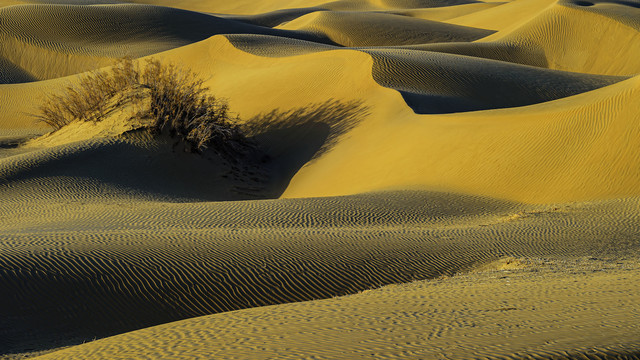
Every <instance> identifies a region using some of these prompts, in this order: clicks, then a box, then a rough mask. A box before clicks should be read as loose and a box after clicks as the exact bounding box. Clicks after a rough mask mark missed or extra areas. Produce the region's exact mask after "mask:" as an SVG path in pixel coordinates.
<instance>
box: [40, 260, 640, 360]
mask: <svg viewBox="0 0 640 360" xmlns="http://www.w3.org/2000/svg"><path fill="white" fill-rule="evenodd" d="M513 260H515V259H513ZM513 260H506V261H502V262H501V263H502V264H500V265H499V266H500V267H502V269H500V267H499V269H500V270H497V271H496V270H494V271H488V272H480V273H471V274H465V275H458V276H455V277H452V278H441V279H438V280H435V281H426V282H416V283H412V284H407V285H396V286H388V287H384V288H382V289H378V290H371V291H366V292H363V293H360V294H358V295H353V296H347V297H340V298H333V299H329V300H321V301H312V302H304V303H298V304H287V305H279V306H271V307H266V308H257V309H250V310H245V311H237V312H232V313H226V314H220V315H214V316H208V317H201V318H194V319H189V320H184V321H181V322H178V323H171V324H167V325H161V326H158V327H152V328H149V329H145V330H140V331H136V332H132V333H127V334H124V335H120V336H116V337H113V338H108V339H104V340H100V341H96V342H95V343H90V344H86V345H81V346H77V347H72V348H70V349H68V350H62V351H60V352H55V353H53V354H50V355H48V356H43V357H39V358H38V359H84V358H87V357H91V358H96V359H127V358H135V357H139V356H152V357H155V358H178V359H180V358H185V359H187V358H189V359H190V358H207V357H224V358H255V359H262V358H265V359H266V358H273V357H277V358H283V359H286V358H291V359H297V358H300V357H303V356H315V357H319V358H332V359H370V358H391V359H425V358H438V357H442V356H446V357H451V358H469V357H474V358H475V357H481V358H500V359H504V358H514V359H521V358H533V359H548V358H553V359H577V358H583V356H587V358H590V359H614V358H615V359H634V358H638V356H639V354H638V352H637V340H638V339H637V336H636V334H637V331H638V327H637V321H638V314H637V312H636V311H635V310H637V303H638V300H639V299H638V298H637V295H636V292H635V290H634V287H635V286H637V273H638V264H637V263H632V264H629V263H624V262H617V263H616V262H605V264H606V265H604V266H603V268H600V267H599V266H602V265H600V264H599V263H600V261H598V260H597V259H593V260H586V261H583V262H578V264H577V265H574V264H573V263H569V264H567V263H566V262H563V263H561V264H558V263H557V262H556V261H539V260H538V261H525V262H523V261H518V260H515V261H513ZM510 261H513V262H511V263H509V262H510ZM514 264H515V265H514ZM504 265H506V267H505V266H504ZM558 265H561V267H562V268H563V270H560V269H559V267H560V266H558ZM519 267H522V268H519ZM566 269H571V271H576V272H581V273H584V275H583V276H582V277H583V280H582V281H575V280H574V277H575V276H574V275H567V274H566V273H563V271H564V270H566ZM585 280H586V281H585ZM629 293H632V294H634V295H632V296H629ZM541 298H542V299H545V300H544V301H536V300H533V301H532V299H541ZM612 301H616V302H617V304H619V306H618V307H617V308H609V307H608V304H609V303H610V302H612ZM551 312H552V313H554V314H555V315H554V318H553V319H550V318H547V317H545V316H544V315H543V314H545V313H551ZM541 315H542V316H541ZM534 324H535V325H534ZM530 326H536V327H538V328H540V329H541V331H539V332H537V333H536V334H530V333H528V331H527V330H525V329H526V328H527V327H530ZM345 331H348V334H349V335H348V336H345ZM568 332H575V333H580V334H581V336H579V337H578V338H577V339H576V338H571V337H567V336H566V334H567V333H568ZM238 334H242V336H238ZM605 334H606V335H605ZM613 334H615V335H614V337H609V336H608V335H613ZM460 338H465V339H475V340H476V341H475V342H471V341H470V342H468V343H467V342H466V341H465V344H464V345H463V346H455V345H454V344H460V340H459V339H460ZM627 341H628V343H629V344H634V345H632V346H629V345H622V344H624V343H625V342H627ZM477 343H481V344H491V345H488V346H483V347H476V346H474V344H477ZM576 343H578V344H579V345H578V346H577V347H576ZM131 344H135V345H134V346H131ZM158 344H170V345H168V346H163V345H160V346H158ZM594 344H598V345H597V346H594ZM507 354H509V355H507ZM585 354H586V355H585Z"/></svg>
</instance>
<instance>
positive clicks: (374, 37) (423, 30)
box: [281, 11, 493, 47]
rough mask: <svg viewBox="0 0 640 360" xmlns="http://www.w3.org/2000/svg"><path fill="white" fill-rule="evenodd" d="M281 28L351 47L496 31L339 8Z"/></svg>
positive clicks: (464, 37) (457, 38)
mask: <svg viewBox="0 0 640 360" xmlns="http://www.w3.org/2000/svg"><path fill="white" fill-rule="evenodd" d="M281 28H282V29H288V30H301V31H308V32H311V33H319V34H322V35H324V36H326V37H327V38H329V39H331V40H332V41H333V42H334V43H336V44H340V45H343V46H351V47H355V46H383V45H411V44H425V43H436V42H451V41H473V40H478V39H481V38H483V37H486V36H488V35H490V34H492V33H493V31H489V30H484V29H476V28H469V27H464V26H459V25H451V24H446V23H441V22H437V21H431V20H422V19H415V18H411V17H408V16H400V15H392V14H381V13H367V12H361V13H356V14H354V13H353V12H339V11H321V12H314V13H312V14H309V15H305V16H302V17H300V18H298V19H296V20H294V21H291V22H289V23H287V24H286V25H284V26H282V27H281Z"/></svg>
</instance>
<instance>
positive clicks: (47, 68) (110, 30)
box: [0, 4, 323, 80]
mask: <svg viewBox="0 0 640 360" xmlns="http://www.w3.org/2000/svg"><path fill="white" fill-rule="evenodd" d="M0 19H2V20H1V22H0V24H1V26H0V37H1V39H2V42H3V46H2V48H0V49H2V53H0V55H1V56H3V57H4V58H5V61H4V62H8V63H12V64H10V65H11V66H8V67H7V66H5V67H7V69H5V70H2V72H3V73H4V72H7V73H16V72H17V71H18V70H21V71H22V72H24V73H27V74H30V75H31V76H32V77H34V78H36V79H39V80H42V79H49V78H53V77H62V76H66V75H70V74H75V73H79V72H83V71H87V70H91V69H95V68H96V67H100V66H106V65H109V64H111V62H112V61H113V60H112V59H114V58H119V57H123V56H130V57H141V56H146V55H150V54H154V53H158V52H162V51H165V50H168V49H172V48H177V47H180V46H183V45H186V44H190V43H193V42H197V41H200V40H204V39H206V38H208V37H210V36H213V35H215V34H219V33H245V34H267V35H276V36H277V35H285V34H286V36H287V37H291V38H303V39H306V40H314V41H323V40H322V39H319V38H317V37H314V36H312V35H304V34H299V33H296V32H285V31H281V30H273V29H269V28H264V27H257V26H254V25H250V24H246V23H242V22H236V21H234V20H228V19H223V18H219V17H215V16H212V15H206V14H201V13H197V12H190V11H184V10H178V9H169V8H165V7H157V6H147V5H131V4H116V5H102V6H85V5H57V4H56V5H23V6H10V7H5V8H3V9H2V10H0ZM52 28H54V29H56V32H55V33H52V32H51V29H52ZM70 55H72V56H71V60H70V59H69V58H70ZM36 59H37V60H36ZM15 67H18V68H19V69H18V70H13V71H11V69H12V68H15ZM3 68H4V67H3ZM3 77H6V78H8V76H3ZM13 77H15V75H14V76H13Z"/></svg>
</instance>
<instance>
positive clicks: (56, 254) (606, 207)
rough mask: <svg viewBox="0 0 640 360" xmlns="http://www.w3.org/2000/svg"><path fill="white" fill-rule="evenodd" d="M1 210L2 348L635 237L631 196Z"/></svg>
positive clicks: (628, 246)
mask: <svg viewBox="0 0 640 360" xmlns="http://www.w3.org/2000/svg"><path fill="white" fill-rule="evenodd" d="M60 191H64V190H63V189H61V190H60ZM68 195H69V196H64V197H65V198H69V199H73V196H71V195H70V194H68ZM3 204H7V206H8V207H7V208H5V209H3V211H2V214H3V215H2V217H3V218H2V224H3V225H2V228H1V229H0V239H2V240H1V242H0V250H1V251H0V254H2V255H1V257H0V287H1V288H2V289H4V290H5V291H3V292H2V295H0V305H1V306H0V309H1V310H0V312H2V314H1V315H2V316H0V319H3V320H2V322H1V323H0V333H1V334H2V339H4V340H3V341H4V342H5V343H4V345H3V347H4V348H5V351H7V349H8V350H10V351H20V350H24V348H25V347H27V348H28V347H30V346H33V345H32V344H31V345H30V342H31V341H34V339H37V341H38V343H39V344H49V345H51V344H58V345H59V344H63V343H65V342H66V344H69V343H71V344H72V343H74V342H78V341H82V340H86V339H92V338H94V337H103V336H108V335H113V334H117V333H122V332H125V331H130V330H135V329H139V328H143V327H147V326H152V325H157V324H161V323H166V322H170V321H175V320H180V319H185V318H189V317H194V316H200V315H206V314H213V313H219V312H225V311H231V310H237V309H243V308H250V307H257V306H264V305H272V304H281V303H288V302H295V301H305V300H313V299H321V298H327V297H332V296H337V295H344V294H349V293H355V292H358V291H361V290H365V289H370V288H375V287H379V286H381V285H385V284H391V283H401V282H407V281H412V280H416V279H425V278H433V277H437V276H440V275H442V274H453V273H456V272H458V271H461V270H463V269H467V268H469V267H471V266H474V265H475V264H478V263H483V262H486V261H491V260H494V259H497V258H500V257H503V256H550V255H556V256H593V255H594V254H598V255H602V254H609V255H611V256H619V255H620V254H625V255H629V254H630V252H631V251H634V252H637V243H636V242H635V241H629V239H638V238H640V234H639V233H638V231H637V229H638V228H639V227H638V222H639V221H640V218H639V217H638V214H640V212H639V211H638V200H635V199H630V200H626V201H613V202H605V203H593V204H589V203H585V204H576V205H573V206H571V207H564V208H556V207H551V208H549V207H545V208H538V209H533V208H530V207H527V206H523V205H517V204H514V203H509V202H502V201H496V200H491V199H486V198H476V197H468V196H458V195H448V194H438V193H422V192H400V193H379V194H368V195H359V196H351V197H338V198H319V199H290V200H267V201H250V202H227V203H206V202H205V203H162V202H154V201H142V202H135V201H133V202H132V200H131V199H123V200H122V202H119V201H118V200H117V197H112V198H111V202H104V201H99V202H95V200H94V201H91V200H89V201H87V202H85V201H77V202H74V201H73V200H71V201H70V202H67V203H60V204H55V203H54V202H51V203H49V204H48V205H38V206H33V205H29V204H26V203H25V204H23V205H18V204H16V203H15V202H12V201H9V202H7V203H4V202H3ZM9 209H10V210H9ZM595 216H597V219H599V220H598V224H594V223H593V219H594V218H595ZM98 218H99V219H101V220H100V222H96V220H95V219H98ZM41 294H47V296H46V298H43V297H42V296H41ZM35 329H37V330H35Z"/></svg>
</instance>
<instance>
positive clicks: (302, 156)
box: [244, 99, 369, 198]
mask: <svg viewBox="0 0 640 360" xmlns="http://www.w3.org/2000/svg"><path fill="white" fill-rule="evenodd" d="M368 114H369V107H367V106H365V105H364V104H363V102H362V101H356V100H354V101H348V102H342V101H338V100H335V99H331V100H328V101H325V102H322V103H316V104H311V105H309V106H306V107H300V108H295V109H289V110H282V109H274V110H273V111H271V112H266V113H261V114H259V115H256V116H254V117H253V118H251V119H249V120H248V121H247V123H246V124H245V125H244V131H245V133H246V134H247V136H249V137H250V139H251V140H253V141H255V142H256V143H257V144H258V146H259V148H260V149H261V150H262V151H263V152H264V153H265V154H266V158H268V161H266V163H267V167H268V169H269V172H270V174H271V179H270V183H269V185H268V189H269V190H268V192H269V195H270V196H269V197H274V198H276V197H279V196H280V195H281V194H282V193H283V192H284V190H285V189H286V187H287V186H288V185H289V182H290V181H291V178H293V176H294V175H295V174H296V173H297V172H298V171H299V170H300V168H302V167H303V166H304V165H306V164H307V163H309V162H312V161H314V160H316V159H317V158H319V157H320V156H321V155H322V154H324V153H326V152H328V151H330V150H331V148H333V146H335V145H336V143H337V142H338V140H339V139H340V138H341V137H342V136H343V135H344V134H346V133H347V132H349V131H350V130H351V129H353V128H354V127H355V126H357V125H358V124H359V123H360V122H361V121H362V120H363V119H364V118H365V117H366V116H367V115H368Z"/></svg>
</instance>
